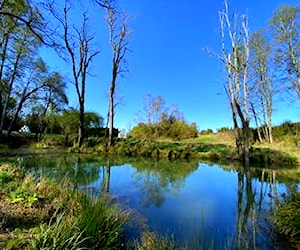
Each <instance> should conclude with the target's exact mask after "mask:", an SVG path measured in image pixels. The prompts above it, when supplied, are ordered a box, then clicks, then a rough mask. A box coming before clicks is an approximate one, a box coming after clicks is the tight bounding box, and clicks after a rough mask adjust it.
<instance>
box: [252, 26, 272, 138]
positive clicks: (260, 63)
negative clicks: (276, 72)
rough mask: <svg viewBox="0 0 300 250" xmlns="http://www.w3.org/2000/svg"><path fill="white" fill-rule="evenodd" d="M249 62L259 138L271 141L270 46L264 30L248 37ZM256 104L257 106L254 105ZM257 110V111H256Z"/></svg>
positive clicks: (253, 110)
mask: <svg viewBox="0 0 300 250" xmlns="http://www.w3.org/2000/svg"><path fill="white" fill-rule="evenodd" d="M250 49H251V53H250V63H251V69H252V72H251V73H252V75H253V81H254V84H253V87H252V89H251V96H252V97H253V98H251V99H252V101H251V109H252V112H253V115H254V119H255V122H256V127H257V133H258V137H259V140H260V141H261V140H262V136H261V132H262V133H263V136H264V139H265V140H266V141H267V142H269V143H272V142H273V137H272V114H273V96H274V93H275V92H274V88H273V79H272V72H271V71H270V65H271V55H272V46H271V44H270V43H269V42H268V41H267V39H266V37H265V34H264V31H263V30H259V31H257V32H254V33H253V34H252V35H251V37H250ZM255 104H257V106H255ZM257 110H258V111H259V112H257Z"/></svg>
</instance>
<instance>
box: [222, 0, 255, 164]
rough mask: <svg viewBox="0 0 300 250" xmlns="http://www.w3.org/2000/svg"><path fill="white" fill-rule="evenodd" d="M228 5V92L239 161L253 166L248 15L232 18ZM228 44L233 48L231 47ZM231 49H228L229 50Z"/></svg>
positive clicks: (225, 27)
mask: <svg viewBox="0 0 300 250" xmlns="http://www.w3.org/2000/svg"><path fill="white" fill-rule="evenodd" d="M230 17H231V15H230V14H229V10H228V2H227V0H225V10H223V11H221V12H219V21H220V26H221V43H222V55H221V56H220V57H219V58H220V59H221V60H222V62H223V63H224V66H225V69H226V72H227V83H226V84H225V90H226V93H227V94H228V98H229V102H230V107H231V114H232V120H233V127H234V132H235V140H236V146H237V149H238V153H239V158H240V159H241V160H242V161H243V162H244V163H245V166H248V165H249V148H250V129H249V123H250V114H249V101H248V95H249V93H248V63H249V62H248V61H249V30H248V18H247V15H244V14H243V15H241V16H239V15H237V14H234V15H233V18H232V19H231V18H230ZM227 42H229V45H228V46H227ZM227 47H228V49H227Z"/></svg>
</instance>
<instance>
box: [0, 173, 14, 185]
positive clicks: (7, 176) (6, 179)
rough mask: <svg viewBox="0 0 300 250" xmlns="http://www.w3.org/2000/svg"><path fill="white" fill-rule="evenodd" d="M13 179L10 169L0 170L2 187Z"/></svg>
mask: <svg viewBox="0 0 300 250" xmlns="http://www.w3.org/2000/svg"><path fill="white" fill-rule="evenodd" d="M11 180H12V177H11V175H10V173H9V172H8V171H0V187H2V186H3V185H4V184H6V183H8V182H9V181H11Z"/></svg>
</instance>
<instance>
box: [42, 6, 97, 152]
mask: <svg viewBox="0 0 300 250" xmlns="http://www.w3.org/2000/svg"><path fill="white" fill-rule="evenodd" d="M48 8H49V10H50V11H51V12H52V14H53V16H54V17H55V18H56V20H57V21H58V22H59V23H60V25H61V27H62V30H63V31H62V33H63V34H62V37H61V38H62V43H63V44H64V48H65V51H66V53H67V59H66V58H64V59H66V60H69V61H71V68H72V75H73V83H74V86H75V89H76V93H77V98H78V102H79V127H78V141H77V143H78V146H79V147H81V146H82V143H83V138H84V106H85V90H86V77H87V74H88V68H89V66H90V63H91V61H92V60H93V58H94V57H95V56H96V55H98V54H99V53H100V51H98V50H93V49H92V46H93V45H92V42H93V40H94V37H93V36H92V35H91V34H89V32H88V16H87V14H86V13H85V12H83V13H82V21H81V24H80V27H79V28H78V27H76V26H75V25H74V24H71V23H70V22H69V11H70V7H68V4H67V1H65V6H64V8H63V15H62V16H61V15H59V14H58V13H57V12H55V8H54V7H53V6H51V5H49V6H48Z"/></svg>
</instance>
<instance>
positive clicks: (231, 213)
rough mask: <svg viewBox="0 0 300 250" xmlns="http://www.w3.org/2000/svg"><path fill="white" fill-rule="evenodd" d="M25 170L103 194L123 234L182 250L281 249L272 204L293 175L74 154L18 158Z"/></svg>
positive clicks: (287, 187)
mask: <svg viewBox="0 0 300 250" xmlns="http://www.w3.org/2000/svg"><path fill="white" fill-rule="evenodd" d="M20 160H21V161H22V163H23V164H24V166H25V167H26V168H27V169H28V171H32V172H34V173H35V174H38V175H40V176H52V177H53V178H55V179H57V180H60V179H64V178H68V179H70V180H71V181H72V182H73V183H74V184H75V185H76V186H78V187H79V188H81V189H82V190H84V191H86V192H89V193H90V194H91V195H100V194H101V192H103V191H105V192H109V193H110V194H111V195H112V197H113V198H114V200H116V201H118V202H119V203H120V204H121V206H122V207H124V208H125V209H130V210H131V213H132V220H133V221H134V222H133V223H132V224H133V226H131V227H132V228H131V229H130V230H128V233H127V234H128V237H129V238H130V237H132V238H136V237H138V235H139V233H140V231H142V230H145V229H147V230H151V231H154V232H155V233H157V234H158V235H168V236H170V237H174V239H176V241H177V242H179V243H180V245H182V246H185V247H187V248H188V249H201V248H211V249H224V248H226V249H288V247H287V245H286V244H285V243H284V242H283V240H282V239H280V238H279V237H278V236H277V235H276V234H275V232H274V230H273V226H272V220H271V215H272V212H273V211H274V208H275V205H276V203H277V202H280V201H281V200H282V199H283V196H284V195H286V194H287V193H288V192H289V191H291V190H293V189H297V188H298V187H297V185H298V183H299V179H298V178H297V177H295V178H293V175H292V174H289V175H286V172H283V173H284V174H283V173H281V172H278V171H274V170H258V169H250V170H249V171H246V172H245V171H243V169H242V168H239V167H232V166H220V165H217V164H207V163H201V162H200V163H199V162H197V161H172V162H170V161H154V160H135V159H114V160H108V159H103V158H93V157H79V156H34V157H27V158H22V159H20Z"/></svg>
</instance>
